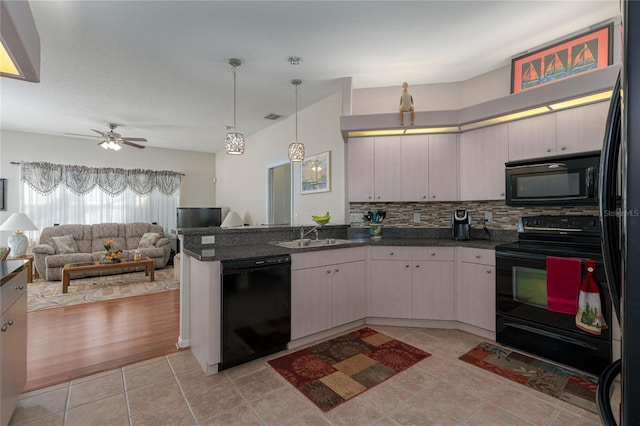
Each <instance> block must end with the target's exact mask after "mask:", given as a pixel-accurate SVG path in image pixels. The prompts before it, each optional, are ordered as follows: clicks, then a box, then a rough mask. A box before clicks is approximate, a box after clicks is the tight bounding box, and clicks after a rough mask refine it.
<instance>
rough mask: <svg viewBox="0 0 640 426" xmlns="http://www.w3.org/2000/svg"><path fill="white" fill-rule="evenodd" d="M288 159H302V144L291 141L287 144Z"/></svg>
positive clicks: (295, 160)
mask: <svg viewBox="0 0 640 426" xmlns="http://www.w3.org/2000/svg"><path fill="white" fill-rule="evenodd" d="M289 161H292V162H299V161H304V144H301V143H300V142H293V143H290V144H289Z"/></svg>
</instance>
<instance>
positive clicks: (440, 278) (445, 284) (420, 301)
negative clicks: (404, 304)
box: [411, 261, 456, 320]
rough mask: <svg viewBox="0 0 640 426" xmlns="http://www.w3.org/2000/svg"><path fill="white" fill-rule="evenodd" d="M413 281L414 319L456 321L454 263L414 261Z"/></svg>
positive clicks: (412, 310)
mask: <svg viewBox="0 0 640 426" xmlns="http://www.w3.org/2000/svg"><path fill="white" fill-rule="evenodd" d="M411 279H412V281H411V282H412V299H411V304H412V308H411V312H412V317H413V318H418V319H434V320H455V319H456V315H455V313H456V309H455V308H456V303H455V302H456V301H455V297H456V292H455V278H454V263H453V262H431V261H414V262H413V274H412V277H411Z"/></svg>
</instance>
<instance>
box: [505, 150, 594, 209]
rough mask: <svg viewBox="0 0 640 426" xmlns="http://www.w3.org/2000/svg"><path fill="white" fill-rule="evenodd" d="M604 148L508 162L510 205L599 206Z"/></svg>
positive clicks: (506, 188)
mask: <svg viewBox="0 0 640 426" xmlns="http://www.w3.org/2000/svg"><path fill="white" fill-rule="evenodd" d="M599 168H600V151H590V152H585V153H580V154H570V155H562V156H555V157H544V158H539V159H535V160H521V161H510V162H508V163H505V178H506V179H505V181H506V183H505V185H506V186H505V197H506V204H507V205H508V206H515V207H537V206H584V205H590V206H596V205H598V192H599V191H598V170H599Z"/></svg>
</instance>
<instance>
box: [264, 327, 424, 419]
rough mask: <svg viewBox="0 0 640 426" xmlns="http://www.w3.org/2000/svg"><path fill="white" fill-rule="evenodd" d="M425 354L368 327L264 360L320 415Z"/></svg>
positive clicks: (414, 362)
mask: <svg viewBox="0 0 640 426" xmlns="http://www.w3.org/2000/svg"><path fill="white" fill-rule="evenodd" d="M429 356H431V354H429V353H427V352H424V351H422V350H420V349H418V348H414V347H413V346H410V345H407V344H406V343H403V342H401V341H399V340H395V339H394V338H392V337H389V336H387V335H384V334H382V333H378V332H377V331H375V330H372V329H370V328H368V327H365V328H361V329H359V330H356V331H353V332H351V333H348V334H345V335H342V336H339V337H336V338H333V339H331V340H327V341H324V342H322V343H318V344H316V345H314V346H311V347H308V348H305V349H301V350H299V351H297V352H293V353H290V354H287V355H284V356H282V357H280V358H276V359H273V360H271V361H269V364H270V365H271V366H272V367H273V368H274V369H275V370H276V371H277V372H278V373H280V375H282V377H284V378H285V379H287V381H289V383H291V384H292V385H293V386H295V387H296V388H297V389H298V390H299V391H300V392H302V393H303V394H304V395H305V396H306V397H307V398H309V399H310V400H311V401H312V402H313V403H314V404H316V405H317V406H318V407H319V408H320V409H322V410H323V411H329V410H331V409H332V408H335V407H337V406H338V405H340V404H342V403H343V402H345V401H348V400H349V399H351V398H353V397H354V396H356V395H359V394H361V393H362V392H364V391H366V390H367V389H371V388H372V387H374V386H376V385H378V384H380V383H382V382H383V381H385V380H387V379H389V378H390V377H393V376H394V375H396V374H398V373H400V372H401V371H404V370H406V369H407V368H409V367H411V366H412V365H414V364H416V363H417V362H419V361H420V360H422V359H424V358H427V357H429Z"/></svg>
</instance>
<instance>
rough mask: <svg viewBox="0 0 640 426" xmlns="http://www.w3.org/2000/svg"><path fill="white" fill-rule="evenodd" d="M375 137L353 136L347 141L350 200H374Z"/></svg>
mask: <svg viewBox="0 0 640 426" xmlns="http://www.w3.org/2000/svg"><path fill="white" fill-rule="evenodd" d="M373 156H374V139H373V138H372V137H371V138H351V139H349V142H348V143H347V185H348V191H349V201H370V202H372V201H373V197H374V180H373V179H374V177H373V176H374V174H373V173H374V170H373V165H374V160H373V158H374V157H373Z"/></svg>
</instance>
